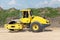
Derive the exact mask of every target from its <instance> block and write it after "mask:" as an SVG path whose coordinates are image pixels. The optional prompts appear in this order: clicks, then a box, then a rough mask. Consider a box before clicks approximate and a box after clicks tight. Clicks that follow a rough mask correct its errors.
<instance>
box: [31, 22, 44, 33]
mask: <svg viewBox="0 0 60 40" xmlns="http://www.w3.org/2000/svg"><path fill="white" fill-rule="evenodd" d="M34 24H37V25H38V30H33V25H34ZM30 30H31V31H33V32H42V31H43V28H42V25H41V24H40V23H39V22H33V23H31V24H30Z"/></svg>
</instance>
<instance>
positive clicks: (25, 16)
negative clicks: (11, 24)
mask: <svg viewBox="0 0 60 40" xmlns="http://www.w3.org/2000/svg"><path fill="white" fill-rule="evenodd" d="M20 21H21V22H22V23H30V17H29V12H28V11H24V12H23V17H22V18H21V19H20Z"/></svg>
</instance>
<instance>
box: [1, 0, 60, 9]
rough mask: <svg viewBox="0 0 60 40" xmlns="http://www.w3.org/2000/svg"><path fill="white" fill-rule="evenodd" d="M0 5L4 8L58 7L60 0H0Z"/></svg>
mask: <svg viewBox="0 0 60 40" xmlns="http://www.w3.org/2000/svg"><path fill="white" fill-rule="evenodd" d="M0 7H2V8H4V9H9V8H13V7H14V8H16V9H24V8H43V7H53V8H56V7H60V0H0Z"/></svg>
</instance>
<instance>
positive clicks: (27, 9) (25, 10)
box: [20, 9, 31, 11]
mask: <svg viewBox="0 0 60 40" xmlns="http://www.w3.org/2000/svg"><path fill="white" fill-rule="evenodd" d="M20 11H31V9H22V10H20Z"/></svg>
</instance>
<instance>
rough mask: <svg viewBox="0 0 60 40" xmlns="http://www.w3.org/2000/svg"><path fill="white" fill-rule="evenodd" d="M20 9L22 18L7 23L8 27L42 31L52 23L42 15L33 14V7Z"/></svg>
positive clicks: (9, 28)
mask: <svg viewBox="0 0 60 40" xmlns="http://www.w3.org/2000/svg"><path fill="white" fill-rule="evenodd" d="M20 11H21V13H20V19H18V21H17V22H16V21H11V22H9V23H8V24H5V28H6V29H8V30H10V31H16V30H23V29H24V28H29V29H30V30H31V31H33V32H41V31H43V30H44V29H45V28H46V27H47V26H49V25H50V22H49V20H47V19H45V18H43V17H40V16H33V15H32V14H33V13H32V11H31V9H23V10H20Z"/></svg>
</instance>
